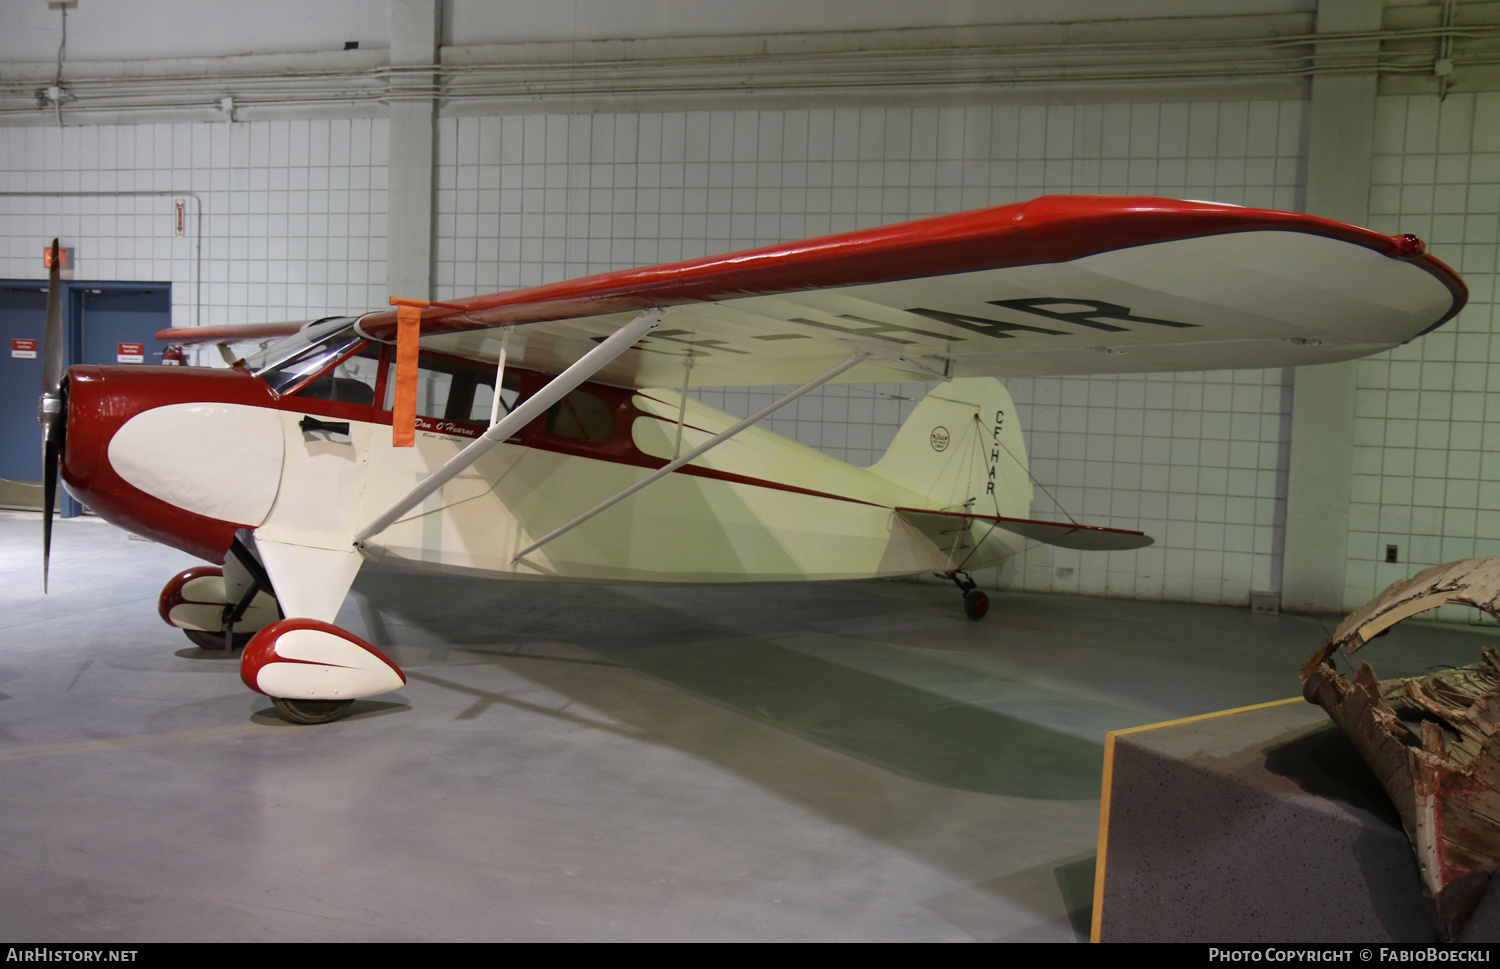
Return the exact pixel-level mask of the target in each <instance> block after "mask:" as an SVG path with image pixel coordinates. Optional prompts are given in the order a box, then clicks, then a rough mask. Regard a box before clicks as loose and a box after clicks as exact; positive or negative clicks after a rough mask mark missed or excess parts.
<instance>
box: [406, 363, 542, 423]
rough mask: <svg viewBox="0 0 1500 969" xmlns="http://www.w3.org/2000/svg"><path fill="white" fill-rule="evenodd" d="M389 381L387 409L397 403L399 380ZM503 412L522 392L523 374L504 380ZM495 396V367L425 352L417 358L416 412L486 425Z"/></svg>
mask: <svg viewBox="0 0 1500 969" xmlns="http://www.w3.org/2000/svg"><path fill="white" fill-rule="evenodd" d="M394 373H395V371H394V368H393V369H392V379H390V380H388V381H386V392H385V409H386V410H392V409H394V407H395V402H396V381H395V379H394ZM501 384H502V386H501V388H500V413H501V416H504V415H505V414H508V413H510V409H511V408H512V407H514V406H515V404H516V399H517V398H518V397H519V396H520V392H521V375H520V374H518V373H515V372H511V373H507V374H506V375H505V378H504V379H503V380H502V381H501ZM494 396H495V369H494V368H493V367H486V366H483V365H481V364H476V363H472V362H470V361H468V360H461V359H459V358H457V357H449V356H445V355H438V354H429V353H422V354H420V355H419V356H418V358H417V414H418V415H419V416H421V417H431V418H433V419H434V420H444V421H457V422H459V423H463V424H479V425H485V424H488V423H489V422H490V405H491V403H492V401H493V400H494Z"/></svg>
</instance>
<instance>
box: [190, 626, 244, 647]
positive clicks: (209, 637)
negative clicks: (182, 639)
mask: <svg viewBox="0 0 1500 969" xmlns="http://www.w3.org/2000/svg"><path fill="white" fill-rule="evenodd" d="M182 634H183V635H184V636H186V637H187V638H188V639H190V640H192V643H193V645H194V646H197V647H198V648H199V649H228V648H230V647H229V646H228V644H226V643H225V642H224V634H223V633H211V632H209V631H208V630H207V629H184V630H183V631H182ZM254 635H255V633H254V632H248V633H242V632H236V633H235V634H234V647H233V648H235V649H239V648H240V647H242V646H244V645H245V644H246V643H248V642H249V641H250V637H251V636H254Z"/></svg>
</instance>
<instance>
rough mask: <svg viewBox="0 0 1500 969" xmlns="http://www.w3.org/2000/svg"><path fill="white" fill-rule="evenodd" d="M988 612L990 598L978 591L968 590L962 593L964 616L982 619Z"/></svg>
mask: <svg viewBox="0 0 1500 969" xmlns="http://www.w3.org/2000/svg"><path fill="white" fill-rule="evenodd" d="M989 611H990V597H989V596H987V595H985V594H984V593H983V592H980V591H979V590H978V589H970V590H969V591H968V592H965V593H964V615H966V616H968V617H969V618H970V619H975V620H978V619H983V618H984V614H985V613H987V612H989Z"/></svg>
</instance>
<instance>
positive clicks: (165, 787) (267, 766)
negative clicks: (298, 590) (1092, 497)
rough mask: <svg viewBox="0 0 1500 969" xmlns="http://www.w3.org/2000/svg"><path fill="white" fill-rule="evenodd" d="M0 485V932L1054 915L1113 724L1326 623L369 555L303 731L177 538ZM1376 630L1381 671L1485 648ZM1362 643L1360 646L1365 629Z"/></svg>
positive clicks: (1030, 929) (313, 935)
mask: <svg viewBox="0 0 1500 969" xmlns="http://www.w3.org/2000/svg"><path fill="white" fill-rule="evenodd" d="M39 559H40V524H39V519H38V516H36V515H28V514H24V513H0V577H3V583H0V701H3V702H0V937H3V938H7V939H12V940H25V941H27V942H114V941H119V942H127V941H133V942H146V941H167V940H223V941H231V940H232V941H313V940H318V941H344V940H358V941H373V940H380V941H436V940H510V941H521V940H538V941H540V940H549V941H550V940H700V939H701V940H820V941H821V940H826V941H833V940H871V941H873V940H881V941H886V940H889V941H898V940H899V941H939V940H944V941H1020V940H1026V941H1074V940H1077V939H1079V938H1081V937H1086V935H1087V926H1088V917H1089V906H1090V903H1091V893H1092V882H1093V858H1094V854H1095V840H1096V837H1097V823H1098V813H1099V799H1098V798H1099V777H1100V766H1101V759H1102V741H1103V735H1104V732H1105V731H1106V730H1111V729H1117V728H1122V727H1128V726H1133V725H1137V724H1143V723H1151V722H1155V721H1160V720H1165V719H1170V718H1174V717H1181V716H1187V715H1191V714H1197V713H1205V712H1209V711H1213V710H1220V709H1224V708H1228V707H1235V706H1240V705H1244V704H1249V703H1256V702H1260V701H1265V700H1273V699H1279V698H1283V697H1287V696H1292V695H1295V694H1296V693H1297V692H1298V684H1297V670H1298V669H1299V667H1300V666H1301V664H1302V662H1303V661H1304V660H1305V659H1306V657H1307V656H1308V655H1309V654H1310V653H1311V652H1312V650H1313V649H1314V648H1315V647H1316V646H1317V644H1318V642H1319V641H1320V640H1321V639H1322V638H1323V637H1324V636H1325V635H1326V631H1327V629H1328V628H1329V626H1328V621H1327V620H1319V619H1316V618H1308V617H1295V616H1277V617H1258V616H1251V615H1250V614H1249V613H1248V612H1246V611H1244V610H1233V609H1225V608H1216V607H1208V606H1191V605H1176V604H1163V603H1144V602H1129V601H1117V600H1102V599H1088V598H1075V597H1057V596H1035V595H996V596H995V597H994V599H993V606H992V608H991V611H990V615H989V617H988V618H987V619H986V620H984V621H983V622H981V623H970V622H968V621H967V620H965V619H964V618H963V613H962V610H961V608H960V604H959V598H958V595H957V593H956V592H955V591H954V590H952V589H951V588H941V587H937V586H926V585H919V584H911V583H895V582H865V583H840V584H831V585H800V586H773V587H761V588H755V587H742V588H719V589H705V588H680V589H679V588H668V589H652V588H613V587H586V586H567V585H539V584H522V583H486V582H479V581H472V580H461V579H437V578H432V577H417V576H396V575H378V574H374V575H366V576H361V578H360V581H359V582H358V583H357V585H356V587H355V592H354V594H353V595H351V596H350V598H349V600H348V602H347V603H346V605H345V608H344V611H343V613H342V614H341V615H340V619H339V622H340V624H341V625H343V626H345V627H347V628H349V629H351V630H353V631H354V632H356V633H358V634H360V635H362V636H365V637H367V638H368V639H369V640H370V641H372V642H373V643H375V644H376V645H378V646H380V647H381V648H382V649H385V650H386V651H387V652H388V653H389V654H390V655H391V656H392V658H393V659H395V660H396V661H397V662H398V663H399V664H400V665H401V666H402V667H403V668H404V669H405V670H406V672H407V676H408V678H409V683H408V685H407V687H406V689H404V690H402V691H401V692H400V693H399V694H393V695H389V696H385V697H380V698H376V699H373V700H367V701H362V702H360V703H359V704H357V705H356V707H355V713H354V715H352V716H350V717H349V718H348V719H346V720H343V721H340V722H337V723H334V724H328V725H323V726H314V727H299V726H293V725H290V724H288V723H286V722H284V721H282V720H281V719H280V718H279V717H278V716H277V715H276V714H275V712H274V711H273V710H272V709H271V705H270V702H269V701H268V700H267V699H266V698H264V697H262V696H259V695H258V694H254V693H251V692H250V691H248V690H246V689H245V688H244V686H243V685H242V684H241V683H240V682H239V676H238V664H237V663H236V662H235V661H234V660H233V659H232V658H230V659H226V658H224V657H222V656H216V655H214V654H212V653H207V652H203V651H200V650H198V649H197V648H195V647H193V646H192V645H191V644H189V643H188V642H187V640H186V639H185V638H184V637H183V636H182V635H181V633H179V632H177V631H175V630H172V629H170V628H168V627H167V626H165V625H163V624H162V623H161V620H160V619H158V618H157V616H156V595H157V592H158V591H159V589H160V587H161V586H162V584H163V583H164V582H165V581H166V579H167V578H168V577H169V576H170V575H171V574H173V573H174V572H176V571H178V570H180V569H182V568H185V567H187V566H189V565H190V564H194V563H193V562H192V561H191V560H189V559H188V558H187V557H186V556H184V555H182V554H181V553H178V552H175V551H173V550H171V549H167V548H163V547H161V546H159V545H154V544H150V543H147V542H141V541H135V540H130V539H128V538H127V537H126V536H125V535H124V534H123V533H122V532H119V531H117V530H115V529H113V528H111V527H109V526H107V525H104V524H102V523H99V522H94V521H70V522H60V523H59V524H58V529H57V534H56V539H55V542H54V547H53V556H52V562H53V565H52V594H51V595H49V596H46V597H43V596H42V595H41V594H40V576H39V574H38V573H39ZM1480 641H1481V640H1480V638H1479V637H1478V635H1476V633H1475V632H1473V631H1471V630H1466V629H1461V628H1451V627H1450V628H1433V627H1415V626H1413V625H1412V624H1408V625H1407V626H1406V627H1402V628H1401V629H1398V630H1397V632H1396V633H1393V634H1392V635H1391V636H1390V637H1388V638H1387V639H1384V640H1381V642H1380V644H1377V646H1378V647H1379V654H1378V655H1377V656H1375V657H1373V659H1374V661H1375V665H1376V666H1377V669H1378V670H1379V672H1380V673H1381V675H1382V676H1388V675H1397V674H1401V673H1403V672H1406V671H1408V670H1410V671H1415V670H1417V669H1421V668H1423V667H1425V666H1428V665H1432V664H1434V663H1439V662H1447V663H1467V662H1473V661H1474V660H1475V659H1477V654H1478V646H1479V643H1480ZM1375 650H1376V646H1372V647H1371V650H1370V651H1371V652H1372V653H1373V652H1375Z"/></svg>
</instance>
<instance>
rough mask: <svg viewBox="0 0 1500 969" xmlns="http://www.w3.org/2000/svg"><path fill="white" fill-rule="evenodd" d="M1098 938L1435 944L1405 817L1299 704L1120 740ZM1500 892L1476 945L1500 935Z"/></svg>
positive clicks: (1482, 918) (1482, 917) (1106, 824)
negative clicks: (1402, 823)
mask: <svg viewBox="0 0 1500 969" xmlns="http://www.w3.org/2000/svg"><path fill="white" fill-rule="evenodd" d="M1107 747H1108V748H1109V749H1111V750H1112V755H1111V756H1108V757H1107V759H1106V763H1105V790H1106V797H1105V802H1104V804H1103V810H1102V813H1101V821H1100V825H1101V831H1100V848H1101V850H1100V863H1099V871H1098V881H1097V884H1096V894H1095V902H1094V906H1095V925H1094V938H1095V940H1096V941H1102V942H1146V941H1151V942H1161V941H1175V942H1387V941H1388V942H1431V941H1433V939H1434V936H1433V932H1432V926H1431V923H1430V922H1429V920H1428V917H1427V912H1426V909H1425V907H1424V905H1423V902H1422V894H1421V888H1420V886H1419V885H1418V882H1417V867H1416V860H1415V859H1414V857H1413V855H1412V850H1411V846H1410V844H1409V843H1408V842H1407V839H1406V834H1405V832H1403V831H1402V830H1401V822H1400V819H1399V818H1398V817H1397V815H1396V809H1395V808H1394V807H1393V806H1392V805H1391V803H1390V800H1389V798H1387V797H1386V794H1385V792H1384V791H1383V790H1382V789H1381V787H1380V785H1379V783H1377V782H1376V780H1375V777H1374V775H1373V774H1372V773H1371V772H1370V769H1369V768H1368V767H1366V766H1365V763H1364V761H1362V760H1361V759H1360V757H1359V754H1358V753H1357V752H1356V751H1355V750H1354V748H1353V746H1352V745H1350V744H1349V742H1348V741H1347V740H1345V739H1344V736H1343V734H1341V733H1339V731H1338V729H1337V728H1336V727H1334V726H1333V724H1332V723H1331V722H1330V721H1329V720H1328V716H1327V715H1326V714H1325V713H1324V712H1323V711H1322V710H1321V709H1319V708H1318V707H1315V706H1312V705H1311V704H1308V703H1306V702H1304V701H1302V700H1301V699H1300V698H1299V699H1297V700H1295V701H1290V700H1289V701H1287V702H1285V703H1278V704H1268V705H1265V706H1260V707H1249V708H1246V709H1244V710H1237V711H1226V712H1225V713H1222V714H1212V715H1209V716H1206V717H1198V718H1193V719H1190V720H1183V721H1174V722H1171V723H1166V724H1160V725H1156V726H1153V727H1140V728H1136V729H1134V730H1128V731H1120V732H1118V733H1114V734H1111V735H1110V737H1109V742H1108V745H1107ZM1497 909H1500V893H1497V892H1493V891H1492V892H1491V893H1490V894H1489V896H1487V897H1486V898H1485V900H1484V902H1482V903H1481V904H1480V907H1479V911H1478V912H1476V913H1475V915H1474V918H1473V919H1472V920H1471V921H1470V923H1469V926H1468V929H1467V931H1466V932H1465V934H1464V940H1465V941H1474V942H1487V941H1495V940H1497V939H1500V911H1497Z"/></svg>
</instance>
